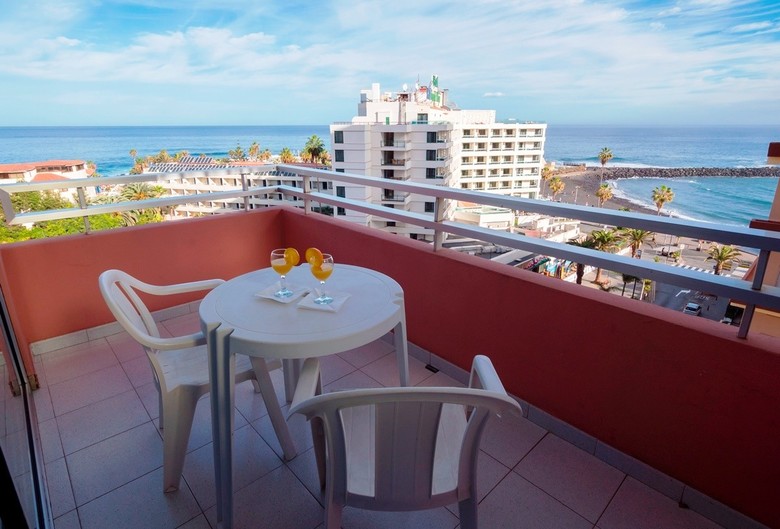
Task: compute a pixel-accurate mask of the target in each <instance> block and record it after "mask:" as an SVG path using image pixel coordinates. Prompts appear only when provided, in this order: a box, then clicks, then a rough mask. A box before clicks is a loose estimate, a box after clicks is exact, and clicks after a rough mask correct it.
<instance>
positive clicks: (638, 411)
mask: <svg viewBox="0 0 780 529" xmlns="http://www.w3.org/2000/svg"><path fill="white" fill-rule="evenodd" d="M285 237H286V241H287V244H290V245H293V246H296V247H300V248H305V247H307V246H311V245H315V246H318V247H319V248H320V249H322V250H323V251H328V252H330V253H333V255H334V256H336V259H337V261H338V262H346V263H351V264H357V265H363V266H367V267H370V268H374V269H376V270H380V271H382V272H384V273H386V274H388V275H390V276H391V277H393V278H395V279H396V280H397V281H398V282H399V283H400V284H401V285H402V286H403V288H404V292H405V296H406V311H407V322H408V335H409V339H410V340H411V341H413V342H414V343H416V344H417V345H419V346H421V347H423V348H425V349H427V350H429V351H431V352H433V353H436V354H438V355H439V356H442V357H444V358H446V359H447V360H449V361H451V362H453V363H455V364H457V365H459V366H460V367H462V368H464V369H468V368H469V366H470V363H471V359H472V358H473V356H474V355H475V354H486V355H489V356H490V357H491V358H492V359H493V361H494V363H495V365H496V368H497V369H498V372H499V374H500V375H501V377H502V380H503V381H504V383H505V385H506V387H507V390H508V391H510V392H511V393H513V394H515V395H517V396H518V397H521V398H523V399H525V400H527V401H528V402H530V403H532V404H533V405H534V406H537V407H539V408H541V409H543V410H545V411H547V412H548V413H551V414H552V415H554V416H556V417H558V418H560V419H563V420H564V421H566V422H568V423H570V424H572V425H573V426H576V427H577V428H579V429H581V430H583V431H585V432H587V433H589V434H591V435H593V436H595V437H597V438H598V439H600V440H601V441H603V442H604V443H607V444H609V445H611V446H613V447H615V448H617V449H619V450H621V451H623V452H626V453H628V454H630V455H632V456H634V457H636V458H638V459H640V460H642V461H644V462H646V463H648V464H650V465H651V466H653V467H655V468H657V469H659V470H661V471H663V472H665V473H667V474H669V475H671V476H674V477H676V478H677V479H679V480H681V481H683V482H684V483H686V484H688V485H690V486H692V487H693V488H695V489H698V490H700V491H703V492H704V493H706V494H708V495H710V496H712V497H714V498H715V499H718V500H720V501H722V502H723V503H726V504H728V505H730V506H732V507H734V508H736V509H737V510H739V511H741V512H745V513H747V514H749V515H751V516H753V517H755V518H757V519H760V520H761V521H763V522H764V523H766V524H768V525H770V526H773V527H774V526H777V527H780V510H778V509H777V500H778V495H777V487H776V486H775V485H776V484H777V483H780V450H778V449H777V447H778V444H780V413H778V405H779V404H780V384H779V383H778V381H779V380H780V354H779V353H780V342H779V341H777V340H775V339H771V338H768V337H766V336H762V335H759V334H755V333H754V334H753V335H751V336H750V337H749V339H748V340H739V339H737V338H736V336H735V330H734V328H733V327H728V326H725V325H722V324H718V323H716V322H712V321H709V320H705V319H704V318H696V317H693V316H687V315H683V314H680V313H675V312H671V311H669V310H667V309H662V308H660V307H656V306H652V305H647V304H644V303H639V302H636V301H633V300H630V299H627V298H620V297H617V296H614V295H611V294H607V293H603V292H599V291H596V290H592V289H587V288H583V287H580V286H578V285H574V284H570V283H565V282H563V281H560V280H555V279H552V278H548V277H543V276H541V275H538V274H532V273H530V272H526V271H521V270H517V269H513V268H511V267H508V266H506V265H499V264H495V263H492V262H488V261H486V260H484V259H481V258H478V257H473V256H469V255H463V254H460V253H457V252H454V251H447V250H444V251H440V252H433V251H432V249H431V247H430V246H429V245H426V244H424V243H421V242H417V241H412V240H409V239H404V238H400V237H397V236H393V235H388V234H382V233H380V234H377V230H369V229H367V228H360V227H353V226H347V225H345V223H343V222H338V221H334V220H332V219H328V218H322V217H317V218H305V217H303V216H302V215H294V214H287V215H285ZM336 273H337V272H336Z"/></svg>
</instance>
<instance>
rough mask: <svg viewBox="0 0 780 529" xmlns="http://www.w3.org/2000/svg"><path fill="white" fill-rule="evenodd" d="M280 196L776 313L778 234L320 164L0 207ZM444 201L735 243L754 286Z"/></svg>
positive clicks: (82, 209) (46, 186)
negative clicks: (508, 227) (511, 228)
mask: <svg viewBox="0 0 780 529" xmlns="http://www.w3.org/2000/svg"><path fill="white" fill-rule="evenodd" d="M258 175H260V176H259V177H262V178H269V179H277V180H285V181H290V182H292V183H293V184H294V185H272V186H258V187H249V182H250V180H251V179H252V178H258ZM224 176H233V177H236V176H238V177H240V179H241V182H242V189H241V190H236V191H223V192H207V193H195V194H188V195H182V196H167V197H162V198H155V199H147V200H140V201H123V202H116V203H110V204H89V203H87V201H86V198H85V196H86V194H85V192H84V189H85V188H90V187H96V186H105V185H116V184H129V183H137V182H163V181H167V180H177V179H182V178H185V179H193V178H205V177H213V178H218V177H224ZM312 181H327V182H343V183H347V184H352V185H364V186H368V187H374V188H380V189H387V190H393V191H395V192H397V194H398V195H399V196H404V195H403V194H414V195H417V196H423V197H426V198H432V199H434V201H435V207H434V213H433V215H431V214H424V213H416V212H411V211H405V210H402V209H391V208H387V207H384V206H382V205H380V204H371V203H368V202H364V201H357V200H352V199H348V198H342V197H338V196H335V195H331V194H327V193H321V192H315V191H311V189H312V187H313V186H312V185H311V183H312ZM63 188H70V189H73V188H75V189H76V190H77V193H78V197H79V206H78V207H76V208H70V209H60V210H49V211H34V212H25V213H17V212H15V211H14V210H13V205H12V203H11V195H12V194H14V193H19V192H24V191H43V190H59V189H63ZM269 196H272V197H273V196H282V197H284V199H285V200H286V201H287V202H286V203H290V202H292V203H293V204H295V205H303V207H304V208H305V209H306V211H311V209H312V204H313V203H315V202H317V203H319V204H320V205H322V204H326V205H329V206H333V207H341V208H345V209H350V210H353V211H358V212H361V213H365V214H368V215H373V216H376V217H381V218H384V219H387V220H391V221H396V222H403V223H407V224H411V225H414V226H418V227H420V228H423V229H429V230H432V231H433V233H434V245H435V249H437V250H438V249H440V248H441V247H442V242H443V241H444V235H445V234H453V235H460V236H463V237H468V238H472V239H477V240H481V241H485V242H488V243H492V244H496V245H501V246H506V247H510V248H516V249H521V250H526V251H531V252H536V253H539V254H544V255H551V256H554V257H558V258H562V259H566V260H570V261H573V262H578V263H584V264H587V265H592V266H597V267H601V268H604V269H606V270H614V271H618V272H623V273H626V274H630V275H633V276H636V277H641V278H644V279H651V280H655V281H661V282H664V283H668V284H673V285H678V286H683V287H686V288H688V287H690V288H695V289H697V290H700V291H704V292H709V293H713V294H716V295H718V296H725V297H728V298H731V299H735V300H739V301H740V302H742V303H745V304H746V307H747V308H746V310H745V314H744V315H743V318H742V326H741V327H740V330H739V336H740V337H745V336H746V335H747V329H748V327H749V325H750V320H751V318H752V314H753V311H754V309H755V307H756V306H760V307H764V308H767V309H771V310H775V311H780V288H778V287H773V286H766V285H762V283H763V278H764V274H765V272H766V266H767V263H768V260H769V254H770V253H771V252H780V233H778V232H774V231H770V230H763V229H754V228H746V227H738V226H729V227H727V228H721V227H719V226H718V225H715V224H709V223H704V222H697V221H689V220H682V219H675V218H669V217H661V216H655V215H646V214H642V213H633V212H625V211H616V210H608V209H602V208H594V207H586V206H578V205H572V204H565V203H558V202H552V201H543V200H532V199H524V198H517V197H510V196H505V195H498V194H490V193H485V192H480V191H471V190H464V189H456V188H450V187H443V186H437V185H431V184H422V183H413V182H409V181H404V180H390V179H386V178H378V177H370V176H362V175H356V174H350V173H337V172H333V171H326V170H320V169H309V168H302V167H298V166H294V165H283V164H279V165H268V166H263V167H262V168H248V167H236V168H229V169H215V170H212V171H192V172H186V173H148V174H142V175H134V176H119V177H107V178H84V179H73V180H68V181H58V182H44V183H34V184H33V183H19V184H7V185H2V186H0V204H2V207H3V211H4V212H5V216H6V222H7V223H8V224H11V225H19V224H25V223H34V222H40V221H47V220H56V219H65V218H75V217H84V218H85V224H86V228H87V231H89V225H88V220H87V218H88V216H90V215H96V214H101V213H112V212H120V211H129V210H139V209H144V208H159V207H163V206H175V205H182V204H191V203H203V202H220V201H231V202H235V201H236V200H238V201H239V202H240V201H243V204H244V208H245V209H249V204H250V199H252V198H256V197H264V198H266V199H268V197H269ZM450 201H463V202H471V203H475V204H480V205H483V206H493V207H497V208H506V209H510V210H513V211H525V212H531V213H539V214H544V215H548V216H552V217H563V218H570V219H578V220H581V221H586V222H592V223H595V224H602V225H611V226H622V227H626V228H639V229H644V230H648V231H651V232H655V233H663V234H670V235H677V236H684V237H691V238H694V239H702V240H708V241H717V242H719V243H723V244H733V245H738V246H744V247H748V248H756V249H758V250H759V255H758V259H757V262H756V274H755V278H754V280H753V282H752V283H748V282H746V281H743V280H740V279H734V278H731V277H724V276H715V275H712V274H704V273H702V272H699V271H696V270H687V269H684V268H678V267H672V266H668V265H665V264H663V263H655V262H650V261H643V260H639V259H632V258H630V257H624V256H621V255H616V254H611V253H606V252H600V251H597V250H591V249H588V248H581V247H578V246H573V245H567V244H561V243H555V242H550V241H546V240H544V239H536V238H532V237H525V236H522V235H517V234H513V233H508V232H505V231H497V230H490V229H487V228H480V227H477V226H473V225H467V224H462V223H458V222H454V221H450V220H447V219H446V218H444V212H445V211H447V210H448V209H449V208H448V203H450ZM279 202H280V201H279V200H268V202H267V203H268V204H274V203H279Z"/></svg>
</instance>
